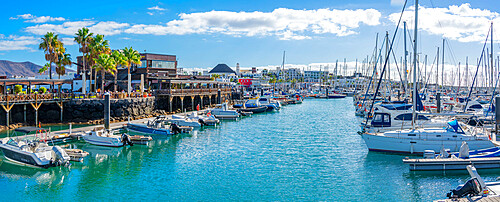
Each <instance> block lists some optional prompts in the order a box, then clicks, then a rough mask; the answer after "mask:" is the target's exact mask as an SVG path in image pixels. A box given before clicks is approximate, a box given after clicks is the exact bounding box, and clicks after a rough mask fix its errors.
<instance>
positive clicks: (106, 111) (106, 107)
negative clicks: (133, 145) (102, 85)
mask: <svg viewBox="0 0 500 202" xmlns="http://www.w3.org/2000/svg"><path fill="white" fill-rule="evenodd" d="M109 111H110V101H109V93H106V94H104V128H106V129H108V130H109V118H110V117H109Z"/></svg>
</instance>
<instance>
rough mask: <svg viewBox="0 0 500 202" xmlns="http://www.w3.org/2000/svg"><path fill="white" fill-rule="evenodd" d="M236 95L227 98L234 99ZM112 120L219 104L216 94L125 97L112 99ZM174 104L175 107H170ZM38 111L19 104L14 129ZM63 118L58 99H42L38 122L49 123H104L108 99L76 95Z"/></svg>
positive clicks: (2, 115) (0, 114)
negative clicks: (45, 100)
mask: <svg viewBox="0 0 500 202" xmlns="http://www.w3.org/2000/svg"><path fill="white" fill-rule="evenodd" d="M233 96H234V95H231V96H228V97H225V98H223V99H222V100H223V101H230V100H231V99H230V98H231V97H233ZM110 102H111V103H110V104H111V105H110V115H111V122H118V121H126V120H128V118H130V119H131V120H135V119H142V118H147V117H153V116H158V115H166V114H169V113H177V112H181V111H182V110H187V111H191V110H196V106H197V105H200V107H201V108H202V109H205V108H206V107H209V106H212V105H214V104H216V102H217V97H216V96H210V97H208V96H205V97H204V98H203V99H202V98H201V97H200V96H192V97H191V96H185V97H183V98H182V99H181V98H180V97H173V98H172V99H170V98H169V97H168V96H166V97H146V98H125V99H111V100H110ZM170 108H172V109H170ZM35 117H36V111H35V109H34V108H33V107H32V105H31V104H15V105H14V106H13V107H12V109H11V111H10V114H9V125H10V127H9V128H10V129H13V128H17V127H20V126H23V125H31V126H33V125H35V122H36V121H35V119H36V118H35ZM62 118H63V119H62V121H61V108H60V107H59V106H58V105H57V103H42V105H41V107H40V108H39V109H38V122H41V123H42V124H46V123H52V124H55V123H82V124H100V123H103V119H104V100H102V99H74V100H69V101H66V102H64V103H63V113H62ZM6 120H7V118H6V112H5V110H0V130H5V129H7V127H6V125H7V122H6Z"/></svg>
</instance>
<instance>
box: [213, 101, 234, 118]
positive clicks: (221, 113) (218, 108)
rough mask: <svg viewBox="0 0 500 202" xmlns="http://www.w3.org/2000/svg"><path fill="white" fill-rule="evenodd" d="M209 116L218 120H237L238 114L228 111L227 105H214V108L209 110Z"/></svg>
mask: <svg viewBox="0 0 500 202" xmlns="http://www.w3.org/2000/svg"><path fill="white" fill-rule="evenodd" d="M209 112H210V114H212V115H213V116H215V118H218V119H237V118H238V117H240V113H238V112H237V111H236V110H229V109H228V106H227V103H222V104H218V105H215V108H213V109H210V110H209Z"/></svg>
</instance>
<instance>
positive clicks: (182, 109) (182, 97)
mask: <svg viewBox="0 0 500 202" xmlns="http://www.w3.org/2000/svg"><path fill="white" fill-rule="evenodd" d="M179 98H181V112H183V111H184V96H180V97H179Z"/></svg>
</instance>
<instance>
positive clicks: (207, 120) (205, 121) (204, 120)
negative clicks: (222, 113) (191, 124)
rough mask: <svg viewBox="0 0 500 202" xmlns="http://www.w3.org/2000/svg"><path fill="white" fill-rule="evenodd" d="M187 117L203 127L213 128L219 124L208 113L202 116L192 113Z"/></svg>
mask: <svg viewBox="0 0 500 202" xmlns="http://www.w3.org/2000/svg"><path fill="white" fill-rule="evenodd" d="M187 117H188V118H189V119H191V120H194V121H198V122H199V123H201V124H202V125H205V126H215V125H217V124H218V123H219V122H220V121H219V119H217V118H215V116H214V115H212V114H210V113H209V114H207V115H206V116H203V115H199V114H198V113H197V112H192V113H191V114H189V115H188V116H187Z"/></svg>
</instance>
